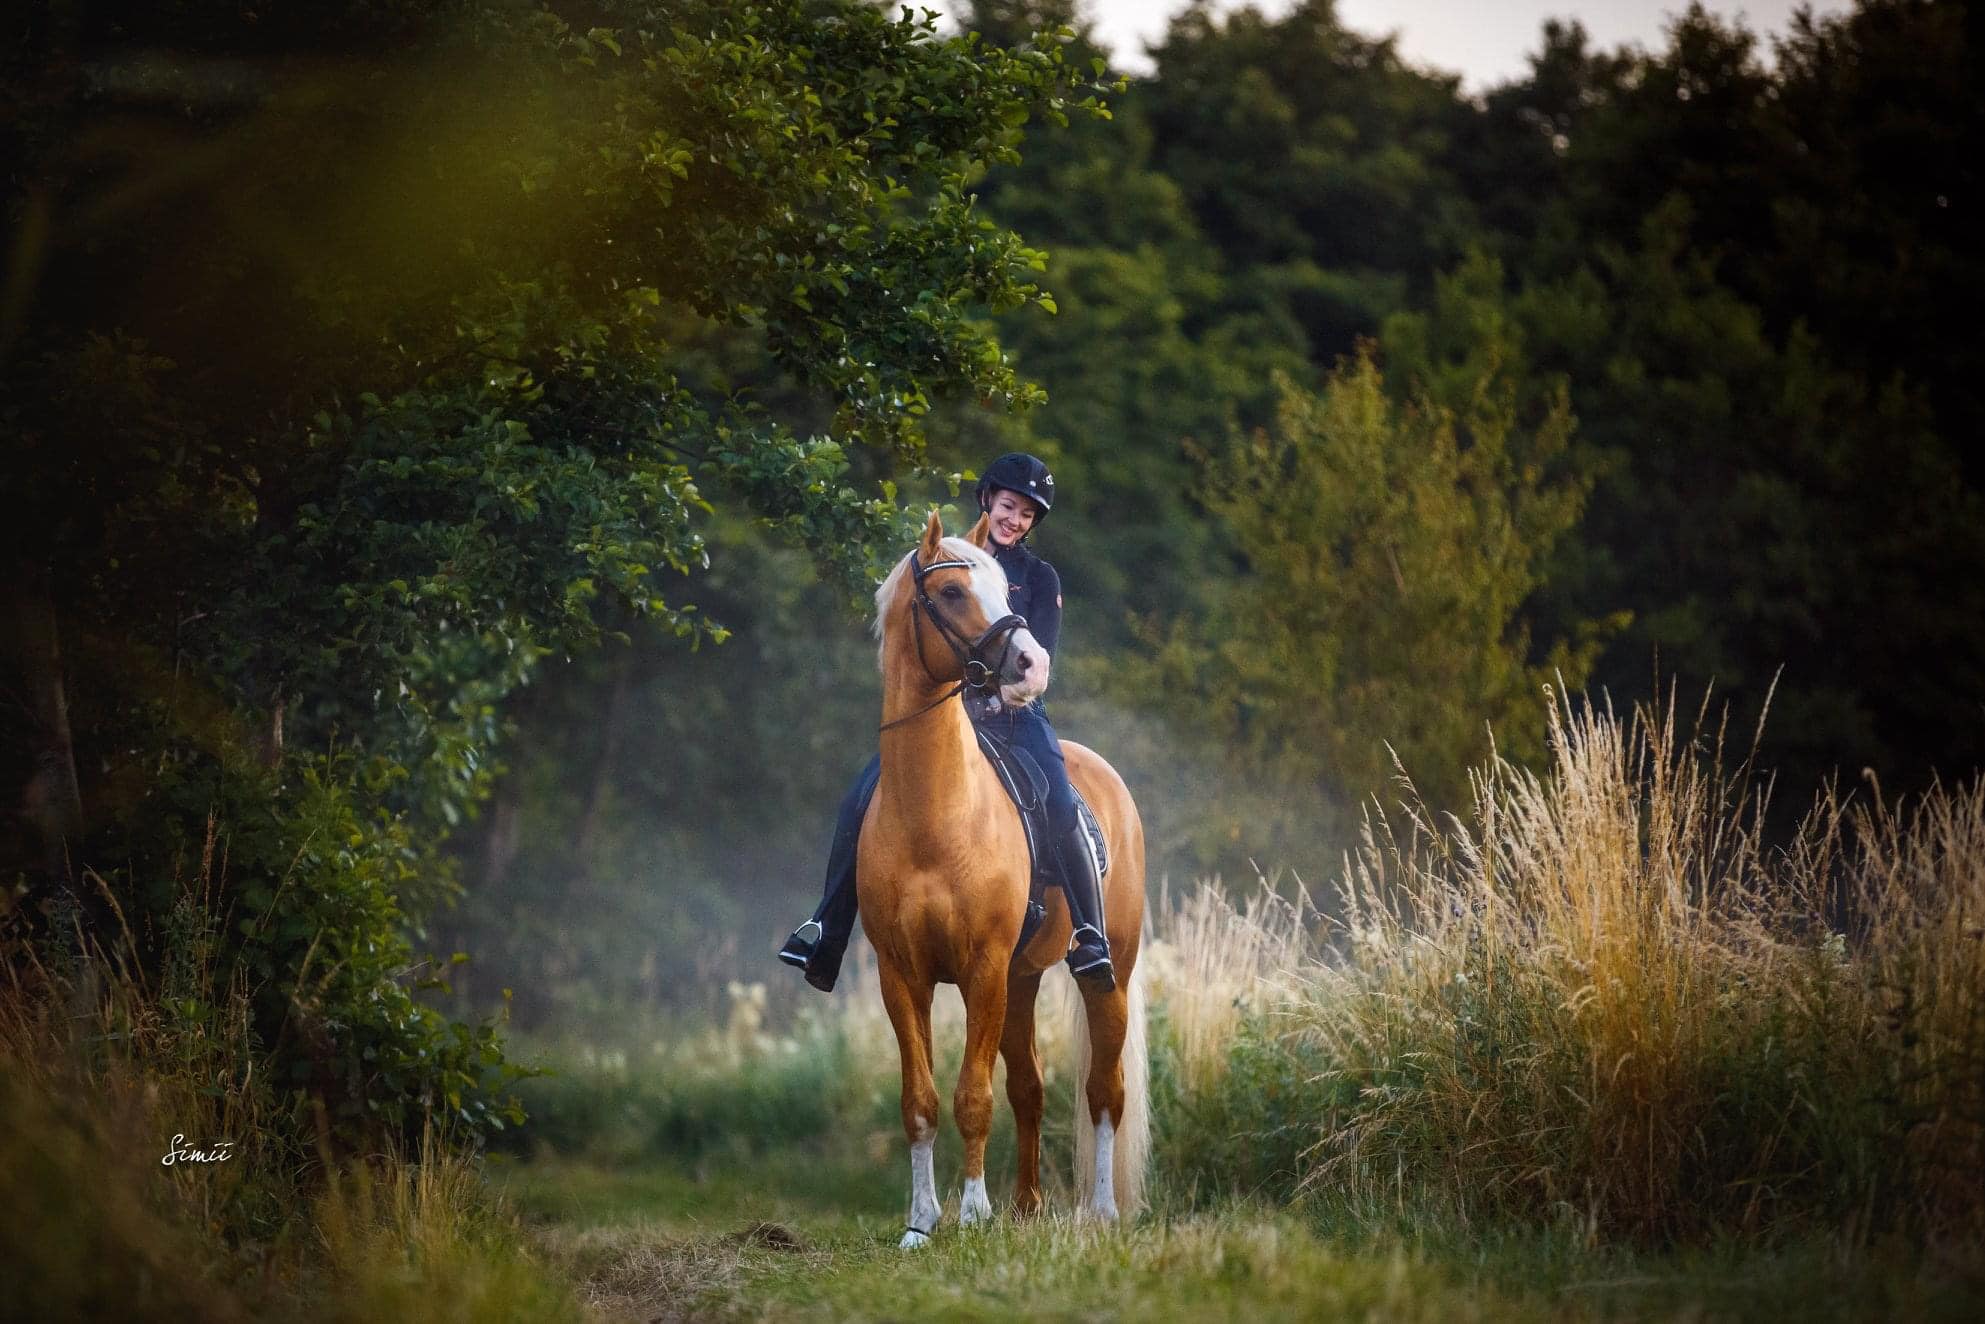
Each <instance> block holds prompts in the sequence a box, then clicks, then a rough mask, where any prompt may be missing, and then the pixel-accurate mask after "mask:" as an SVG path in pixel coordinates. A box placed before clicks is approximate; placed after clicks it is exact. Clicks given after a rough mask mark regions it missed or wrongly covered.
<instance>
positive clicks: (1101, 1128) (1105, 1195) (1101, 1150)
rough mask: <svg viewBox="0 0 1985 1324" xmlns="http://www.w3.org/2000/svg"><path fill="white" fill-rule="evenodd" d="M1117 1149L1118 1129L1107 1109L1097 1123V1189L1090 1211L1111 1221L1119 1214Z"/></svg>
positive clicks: (1092, 1198)
mask: <svg viewBox="0 0 1985 1324" xmlns="http://www.w3.org/2000/svg"><path fill="white" fill-rule="evenodd" d="M1116 1149H1117V1129H1116V1128H1115V1127H1114V1126H1112V1125H1110V1114H1109V1111H1108V1110H1107V1109H1105V1110H1104V1112H1103V1116H1102V1120H1100V1121H1098V1122H1097V1123H1096V1189H1095V1193H1094V1194H1093V1195H1092V1196H1091V1197H1090V1200H1089V1212H1090V1213H1091V1214H1093V1215H1095V1216H1096V1217H1097V1218H1102V1219H1107V1220H1109V1221H1111V1222H1115V1221H1116V1216H1117V1194H1116V1171H1117V1169H1116Z"/></svg>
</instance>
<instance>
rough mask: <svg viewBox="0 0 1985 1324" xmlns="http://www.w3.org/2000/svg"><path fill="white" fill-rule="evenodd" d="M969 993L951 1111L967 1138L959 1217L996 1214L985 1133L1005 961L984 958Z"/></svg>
mask: <svg viewBox="0 0 1985 1324" xmlns="http://www.w3.org/2000/svg"><path fill="white" fill-rule="evenodd" d="M959 987H960V989H961V991H962V992H963V993H964V994H965V1061H964V1063H963V1065H961V1066H960V1067H959V1068H958V1090H957V1092H956V1093H955V1094H953V1095H952V1097H951V1110H952V1112H953V1113H954V1114H955V1115H956V1116H957V1118H958V1134H959V1135H961V1136H963V1137H964V1138H965V1193H964V1195H963V1197H962V1198H961V1199H960V1200H959V1201H958V1221H959V1222H961V1223H965V1224H968V1225H969V1224H972V1223H977V1222H979V1221H980V1220H981V1219H986V1218H990V1217H992V1201H991V1200H989V1199H987V1198H986V1136H987V1134H988V1133H989V1132H990V1131H991V1130H992V1093H993V1091H992V1074H993V1059H994V1058H995V1057H996V1056H998V1054H999V1045H1000V1036H1001V1034H1002V1032H1003V1031H1004V1029H1005V1026H1006V962H1005V960H1004V959H999V960H988V961H985V962H982V963H981V964H980V965H979V966H978V967H977V968H976V969H974V970H973V971H972V972H971V973H970V974H969V975H968V976H966V978H965V979H964V980H963V981H961V983H960V985H959Z"/></svg>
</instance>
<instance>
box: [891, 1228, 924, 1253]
mask: <svg viewBox="0 0 1985 1324" xmlns="http://www.w3.org/2000/svg"><path fill="white" fill-rule="evenodd" d="M928 1245H930V1235H929V1234H928V1233H925V1232H919V1231H917V1230H916V1229H915V1228H913V1227H910V1228H904V1229H903V1239H902V1240H901V1241H899V1242H897V1243H896V1249H897V1250H922V1249H923V1248H924V1247H925V1246H928Z"/></svg>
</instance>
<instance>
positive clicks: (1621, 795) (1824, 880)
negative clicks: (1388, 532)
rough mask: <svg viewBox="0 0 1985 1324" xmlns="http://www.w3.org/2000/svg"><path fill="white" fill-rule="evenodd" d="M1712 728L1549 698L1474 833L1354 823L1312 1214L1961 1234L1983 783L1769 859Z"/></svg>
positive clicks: (1330, 1008)
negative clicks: (1530, 749) (1323, 1210)
mask: <svg viewBox="0 0 1985 1324" xmlns="http://www.w3.org/2000/svg"><path fill="white" fill-rule="evenodd" d="M1724 737H1725V733H1724V731H1723V730H1722V729H1721V728H1720V727H1718V728H1715V729H1711V728H1709V727H1707V726H1706V725H1705V724H1704V722H1703V720H1702V718H1701V717H1700V716H1698V718H1697V721H1696V723H1695V724H1694V725H1693V727H1691V728H1689V729H1686V730H1683V729H1680V728H1678V725H1677V721H1676V713H1675V709H1674V706H1673V704H1672V703H1670V705H1669V706H1668V707H1667V708H1666V709H1665V711H1662V712H1660V713H1658V714H1657V713H1654V712H1650V711H1647V710H1642V711H1638V712H1636V713H1635V714H1634V715H1633V716H1632V717H1631V718H1629V719H1625V720H1622V719H1619V718H1617V717H1616V716H1615V715H1614V714H1613V713H1611V712H1610V711H1608V710H1606V709H1603V708H1595V707H1592V706H1590V705H1587V706H1584V707H1576V706H1574V705H1572V704H1570V703H1564V704H1560V705H1556V706H1554V707H1553V709H1552V712H1551V719H1550V738H1551V739H1550V749H1551V763H1550V766H1549V767H1548V769H1547V770H1546V771H1545V773H1544V774H1543V775H1542V776H1533V775H1531V774H1529V773H1526V772H1524V771H1522V770H1521V769H1518V768H1516V767H1515V766H1513V765H1511V764H1510V763H1508V762H1507V761H1504V760H1501V759H1496V760H1494V761H1493V762H1492V763H1491V764H1490V765H1488V766H1487V767H1485V768H1483V769H1482V770H1480V771H1479V772H1478V773H1477V774H1476V776H1475V777H1474V779H1473V783H1472V785H1473V800H1474V803H1473V808H1472V812H1471V813H1470V815H1469V816H1468V819H1467V820H1466V821H1465V822H1464V821H1458V820H1449V821H1447V822H1446V823H1442V824H1437V823H1435V822H1433V821H1431V819H1430V817H1429V816H1427V815H1426V814H1425V813H1424V812H1420V813H1418V814H1411V815H1409V816H1408V821H1407V826H1406V827H1405V828H1404V829H1403V830H1401V831H1399V832H1397V833H1394V832H1392V831H1389V830H1388V828H1387V826H1386V823H1385V821H1384V820H1382V819H1380V818H1378V817H1376V816H1374V817H1372V818H1371V819H1369V820H1368V825H1367V829H1366V836H1365V840H1364V842H1363V845H1362V848H1361V850H1360V851H1359V852H1358V853H1357V855H1356V857H1355V858H1354V859H1353V861H1352V862H1351V864H1350V866H1349V868H1348V869H1347V871H1346V876H1345V878H1344V880H1343V887H1342V891H1343V915H1344V920H1343V932H1342V934H1341V935H1340V941H1339V944H1338V953H1337V955H1336V957H1335V958H1334V959H1331V960H1326V961H1318V962H1313V963H1311V964H1310V965H1309V966H1308V967H1307V968H1306V979H1305V988H1304V990H1303V991H1302V994H1301V996H1299V997H1298V998H1295V999H1294V1000H1292V1001H1291V1002H1290V1003H1289V1004H1288V1008H1287V1015H1288V1017H1289V1021H1288V1022H1287V1024H1288V1026H1289V1028H1290V1033H1291V1040H1290V1042H1291V1044H1292V1046H1294V1047H1300V1048H1301V1049H1303V1050H1304V1051H1307V1052H1309V1053H1311V1054H1312V1055H1313V1056H1314V1057H1315V1058H1316V1059H1318V1060H1320V1061H1321V1063H1322V1067H1321V1069H1320V1070H1319V1071H1318V1072H1317V1073H1316V1074H1315V1076H1314V1078H1313V1081H1312V1083H1313V1085H1314V1091H1313V1096H1314V1101H1315V1104H1316V1115H1315V1116H1314V1117H1313V1119H1312V1126H1313V1134H1314V1147H1313V1149H1312V1150H1311V1152H1310V1155H1309V1158H1310V1163H1309V1166H1308V1168H1307V1171H1306V1173H1305V1174H1304V1185H1305V1188H1306V1189H1307V1190H1308V1191H1309V1192H1310V1193H1312V1194H1314V1195H1325V1194H1329V1195H1335V1196H1343V1197H1348V1198H1351V1199H1353V1200H1357V1201H1364V1202H1367V1203H1370V1202H1380V1201H1387V1200H1391V1201H1395V1202H1405V1201H1407V1200H1409V1199H1420V1200H1432V1201H1434V1202H1435V1203H1437V1204H1439V1205H1440V1206H1441V1207H1443V1208H1447V1209H1453V1210H1458V1211H1460V1213H1461V1215H1462V1217H1463V1218H1481V1217H1510V1216H1514V1217H1518V1218H1522V1219H1526V1220H1536V1219H1549V1220H1562V1219H1564V1218H1565V1217H1567V1216H1568V1215H1569V1216H1571V1217H1575V1218H1576V1219H1578V1220H1579V1221H1580V1222H1581V1223H1582V1224H1583V1225H1584V1226H1585V1227H1586V1228H1587V1230H1588V1233H1589V1235H1590V1236H1592V1237H1594V1238H1599V1237H1604V1236H1612V1235H1621V1236H1628V1237H1636V1238H1642V1239H1650V1238H1651V1239H1665V1238H1673V1237H1678V1236H1690V1235H1695V1234H1700V1233H1706V1232H1733V1231H1734V1232H1738V1233H1755V1232H1759V1231H1762V1230H1765V1229H1767V1228H1782V1227H1785V1226H1787V1225H1811V1224H1816V1223H1825V1224H1828V1225H1840V1224H1845V1225H1847V1226H1849V1227H1854V1228H1858V1229H1860V1230H1862V1231H1864V1232H1869V1233H1877V1232H1880V1231H1883V1230H1885V1229H1894V1228H1898V1227H1905V1226H1906V1227H1912V1228H1923V1229H1944V1230H1947V1229H1953V1228H1975V1227H1976V1225H1977V1221H1978V1216H1979V1213H1980V1210H1981V1207H1985V1164H1981V1161H1980V1157H1981V1155H1980V1135H1981V1127H1980V1120H1981V1112H1980V1106H1979V1105H1980V1099H1981V1092H1980V1080H1981V1073H1980V1053H1981V1044H1985V1038H1981V1029H1985V1023H1981V1020H1980V1000H1981V996H1985V958H1982V957H1981V943H1980V936H1979V925H1980V923H1981V920H1985V788H1981V787H1980V786H1979V785H1978V784H1976V783H1973V784H1971V785H1969V786H1967V787H1964V788H1960V789H1958V790H1955V791H1952V790H1946V789H1944V788H1937V789H1934V790H1932V791H1931V792H1930V793H1929V794H1928V795H1927V796H1925V797H1923V798H1922V799H1920V800H1919V801H1918V802H1916V803H1915V804H1914V805H1913V806H1911V807H1909V808H1907V809H1893V808H1888V807H1880V806H1879V802H1878V801H1877V802H1876V803H1873V804H1868V805H1861V804H1858V803H1856V804H1844V803H1843V801H1842V800H1841V799H1840V798H1839V797H1838V796H1834V795H1829V796H1827V797H1825V798H1823V799H1822V800H1821V801H1820V803H1819V804H1818V806H1817V807H1816V808H1815V809H1814V811H1813V812H1812V813H1811V814H1810V815H1808V817H1807V818H1806V819H1805V821H1804V822H1803V823H1802V825H1801V826H1800V827H1799V829H1798V831H1797V833H1796V835H1795V837H1794V839H1793V840H1792V842H1791V844H1790V845H1789V846H1786V847H1783V848H1771V847H1769V846H1768V845H1767V844H1766V843H1767V836H1766V833H1765V831H1764V814H1765V804H1764V801H1763V797H1762V795H1760V794H1759V793H1758V791H1757V786H1758V782H1757V779H1756V778H1754V777H1753V776H1752V775H1751V770H1750V769H1749V767H1748V765H1747V764H1746V763H1745V762H1742V761H1739V762H1737V763H1736V764H1735V766H1732V763H1731V761H1730V759H1729V758H1728V757H1727V755H1728V752H1729V751H1728V748H1727V746H1726V743H1725V738H1724Z"/></svg>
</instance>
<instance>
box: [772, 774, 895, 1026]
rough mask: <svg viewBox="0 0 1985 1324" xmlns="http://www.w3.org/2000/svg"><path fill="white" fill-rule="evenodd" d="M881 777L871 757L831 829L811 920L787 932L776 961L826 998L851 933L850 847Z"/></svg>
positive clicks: (852, 853) (855, 901)
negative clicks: (824, 879) (791, 967)
mask: <svg viewBox="0 0 1985 1324" xmlns="http://www.w3.org/2000/svg"><path fill="white" fill-rule="evenodd" d="M881 776H882V756H881V755H880V754H877V755H875V756H874V757H873V758H871V759H870V760H869V761H868V766H867V767H865V768H863V769H862V772H861V776H859V777H857V778H856V779H855V784H854V785H853V786H851V787H849V788H848V793H847V794H846V795H844V796H842V797H841V812H840V814H839V816H838V817H837V818H836V819H835V823H834V844H833V845H832V846H831V847H829V848H828V851H827V882H826V885H825V887H824V888H823V890H822V893H821V897H820V904H819V905H818V906H816V907H815V908H814V911H813V918H812V919H810V920H808V921H807V922H806V923H804V924H802V925H800V926H799V927H798V928H797V929H794V930H793V936H792V937H790V938H788V939H786V945H785V946H783V947H781V948H780V949H779V959H780V960H781V961H784V962H785V963H786V964H787V965H796V966H798V967H800V968H801V969H802V970H804V971H806V982H807V983H809V984H811V985H813V986H814V987H815V988H817V989H819V990H821V991H822V992H823V993H825V992H831V991H832V990H833V988H834V981H835V979H836V978H838V977H839V976H840V973H841V958H842V957H843V956H845V955H846V954H847V951H848V940H849V939H850V938H852V937H853V936H854V933H855V913H856V911H857V909H858V908H859V901H858V899H857V898H856V895H855V847H856V844H857V843H858V842H859V841H860V840H861V831H862V818H863V816H864V815H866V814H867V813H868V802H869V800H870V799H871V798H872V797H873V796H874V795H875V784H876V782H877V780H879V779H880V777H881Z"/></svg>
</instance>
